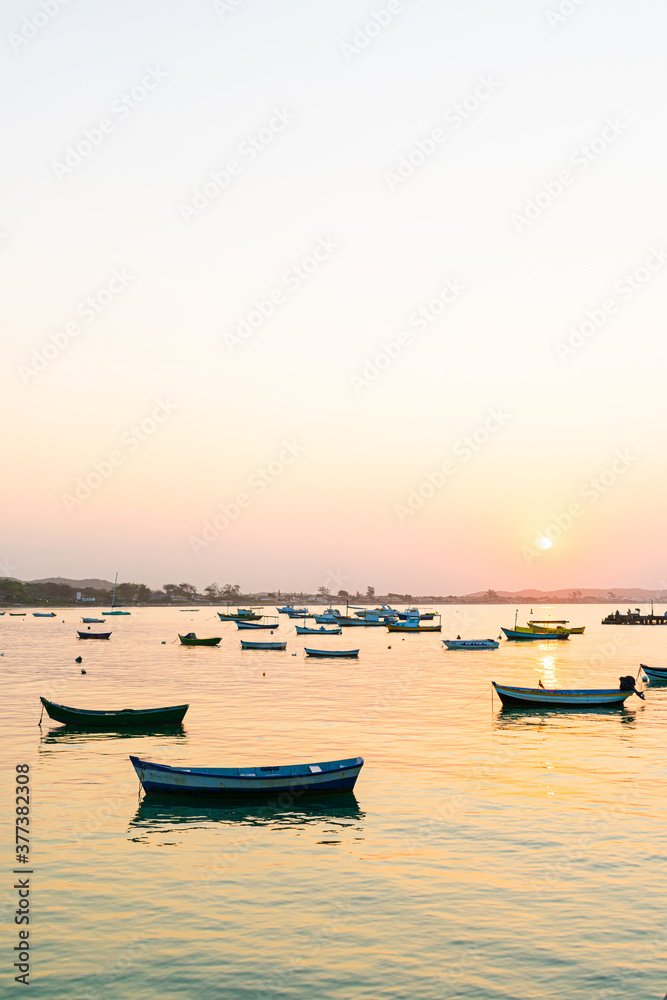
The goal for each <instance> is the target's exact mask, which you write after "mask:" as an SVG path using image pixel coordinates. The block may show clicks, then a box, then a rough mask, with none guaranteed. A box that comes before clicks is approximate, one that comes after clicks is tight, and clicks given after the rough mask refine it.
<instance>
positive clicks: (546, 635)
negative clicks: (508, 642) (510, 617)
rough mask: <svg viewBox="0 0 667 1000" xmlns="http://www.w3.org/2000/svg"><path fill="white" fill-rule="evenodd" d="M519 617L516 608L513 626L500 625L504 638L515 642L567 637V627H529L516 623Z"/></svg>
mask: <svg viewBox="0 0 667 1000" xmlns="http://www.w3.org/2000/svg"><path fill="white" fill-rule="evenodd" d="M518 617H519V611H518V609H517V610H516V611H515V612H514V628H505V627H504V626H502V631H503V632H504V633H505V638H507V639H512V640H513V641H516V642H521V641H526V642H530V641H531V640H539V639H541V640H542V641H544V640H545V639H569V638H570V630H569V629H567V628H552V629H548V628H544V629H542V630H541V631H539V632H538V631H537V630H536V629H533V628H530V627H529V626H524V625H517V618H518Z"/></svg>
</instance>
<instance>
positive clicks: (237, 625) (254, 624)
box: [236, 621, 280, 629]
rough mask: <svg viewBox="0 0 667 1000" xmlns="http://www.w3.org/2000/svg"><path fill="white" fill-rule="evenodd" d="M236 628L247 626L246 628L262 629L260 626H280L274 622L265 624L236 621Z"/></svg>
mask: <svg viewBox="0 0 667 1000" xmlns="http://www.w3.org/2000/svg"><path fill="white" fill-rule="evenodd" d="M236 627H237V628H247V629H262V628H280V625H279V624H278V623H277V622H276V623H275V624H274V625H265V624H264V622H262V623H260V622H242V621H237V623H236Z"/></svg>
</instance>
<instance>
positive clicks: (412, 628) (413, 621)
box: [387, 615, 442, 632]
mask: <svg viewBox="0 0 667 1000" xmlns="http://www.w3.org/2000/svg"><path fill="white" fill-rule="evenodd" d="M431 617H434V616H433V615H432V616H431ZM422 618H423V616H422V617H418V616H417V615H411V616H410V617H409V618H406V619H405V620H404V621H398V622H387V628H388V629H389V631H390V632H442V623H441V621H440V615H438V624H437V625H422Z"/></svg>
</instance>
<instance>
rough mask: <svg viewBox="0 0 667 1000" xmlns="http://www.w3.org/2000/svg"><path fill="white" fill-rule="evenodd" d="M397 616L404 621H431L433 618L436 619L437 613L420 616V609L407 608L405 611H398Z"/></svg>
mask: <svg viewBox="0 0 667 1000" xmlns="http://www.w3.org/2000/svg"><path fill="white" fill-rule="evenodd" d="M396 614H397V615H398V617H399V618H400V619H401V620H402V621H404V620H405V619H406V618H419V619H420V620H421V621H427V620H428V621H430V620H431V619H432V618H435V612H433V611H425V612H424V613H423V614H420V612H419V608H406V609H405V611H397V612H396Z"/></svg>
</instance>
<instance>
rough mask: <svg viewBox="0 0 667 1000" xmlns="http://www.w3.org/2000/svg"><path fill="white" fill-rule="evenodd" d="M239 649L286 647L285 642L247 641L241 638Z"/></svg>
mask: <svg viewBox="0 0 667 1000" xmlns="http://www.w3.org/2000/svg"><path fill="white" fill-rule="evenodd" d="M241 649H287V643H286V642H248V641H246V640H245V639H241Z"/></svg>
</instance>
